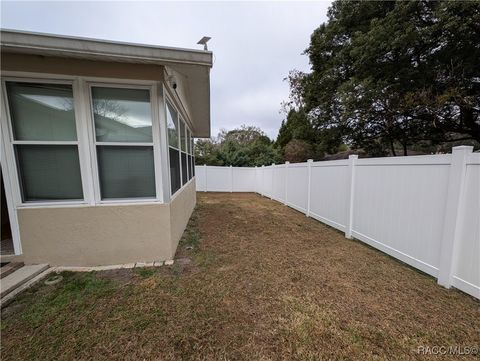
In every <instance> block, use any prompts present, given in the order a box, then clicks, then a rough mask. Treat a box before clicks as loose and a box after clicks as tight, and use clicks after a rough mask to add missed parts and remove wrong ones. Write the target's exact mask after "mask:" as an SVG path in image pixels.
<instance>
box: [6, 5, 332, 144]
mask: <svg viewBox="0 0 480 361" xmlns="http://www.w3.org/2000/svg"><path fill="white" fill-rule="evenodd" d="M329 5H330V2H326V1H325V2H228V3H227V2H97V1H93V2H71V1H68V2H67V1H64V2H43V1H36V2H8V1H2V4H1V7H2V8H1V10H2V11H1V26H2V27H3V28H9V29H18V30H28V31H38V32H46V33H55V34H64V35H72V36H83V37H92V38H98V39H107V40H117V41H126V42H133V43H144V44H153V45H166V46H177V47H184V48H201V46H199V45H196V43H197V41H198V40H199V39H200V38H201V37H202V36H204V35H207V36H210V37H212V40H211V41H210V42H209V44H208V45H209V50H212V51H213V53H214V65H213V69H212V72H211V90H212V93H211V106H212V119H211V121H212V135H216V134H217V133H218V131H219V130H220V129H222V128H225V129H227V130H230V129H233V128H235V127H238V126H240V125H242V124H246V125H255V126H258V127H260V128H261V129H262V130H263V131H265V132H266V133H267V135H268V136H270V137H271V138H274V137H276V136H277V133H278V128H279V127H280V123H281V121H282V119H283V118H284V117H285V115H284V114H281V113H280V108H281V107H280V103H281V102H282V101H284V100H286V99H287V98H288V93H289V89H288V84H287V83H286V82H285V81H284V80H283V79H284V78H285V77H286V76H287V75H288V72H289V70H291V69H299V70H304V71H307V70H308V69H309V63H308V58H307V56H305V55H301V54H302V52H303V51H304V50H305V48H306V47H307V46H308V43H309V41H310V35H311V33H312V31H313V30H314V29H315V28H317V27H318V26H319V25H320V24H321V23H323V22H325V21H326V20H327V18H326V14H327V8H328V6H329Z"/></svg>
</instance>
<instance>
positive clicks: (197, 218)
mask: <svg viewBox="0 0 480 361" xmlns="http://www.w3.org/2000/svg"><path fill="white" fill-rule="evenodd" d="M177 258H178V259H177V262H176V263H175V265H174V266H171V267H161V268H159V269H152V268H141V269H135V270H129V269H126V270H115V271H105V272H98V273H87V274H85V273H78V274H73V273H64V274H63V275H64V280H63V281H62V282H60V283H59V284H56V285H52V286H45V285H39V286H37V287H35V288H32V289H29V290H28V291H26V292H25V293H23V294H22V295H21V296H20V297H19V298H17V299H16V300H15V301H14V302H13V303H11V304H10V305H9V306H8V307H6V308H4V309H3V311H2V340H1V341H2V344H1V351H2V360H20V359H41V360H71V359H94V360H139V359H141V360H143V359H145V360H198V359H200V360H217V359H218V360H220V359H222V360H318V359H405V360H409V359H411V360H414V359H418V358H420V356H419V355H418V353H417V348H418V347H419V346H450V345H452V346H475V345H478V344H479V342H480V336H479V334H480V303H479V302H478V301H477V300H475V299H473V298H472V297H469V296H467V295H465V294H463V293H461V292H458V291H455V290H446V289H444V288H442V287H439V286H438V285H437V284H436V282H435V280H434V279H433V278H431V277H429V276H427V275H425V274H422V273H420V272H417V271H416V270H414V269H412V268H410V267H408V266H406V265H404V264H402V263H400V262H398V261H395V260H394V259H392V258H390V257H388V256H386V255H384V254H382V253H380V252H378V251H376V250H374V249H372V248H370V247H367V246H365V245H363V244H362V243H360V242H355V241H349V240H346V239H345V238H344V237H343V236H342V235H341V234H340V233H339V232H336V231H335V230H333V229H331V228H329V227H326V226H324V225H322V224H321V223H319V222H317V221H315V220H312V219H309V218H306V217H305V216H304V215H302V214H300V213H298V212H295V211H293V210H291V209H289V208H287V207H285V206H282V205H281V204H279V203H276V202H273V201H270V200H267V199H265V198H261V197H259V196H256V195H252V194H211V193H207V194H205V193H201V194H200V193H199V194H198V206H197V209H196V210H195V212H194V215H193V217H192V219H191V220H190V223H189V226H188V228H187V230H186V232H185V233H184V236H183V239H182V240H181V242H180V244H179V248H178V252H177ZM185 260H188V262H186V261H185ZM181 261H183V262H181ZM422 357H423V358H426V359H427V358H429V357H430V358H431V359H438V358H439V357H438V356H435V355H430V356H428V355H427V356H422ZM470 357H472V356H470ZM465 358H468V356H465ZM472 358H473V359H474V358H475V357H472Z"/></svg>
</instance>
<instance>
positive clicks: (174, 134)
mask: <svg viewBox="0 0 480 361" xmlns="http://www.w3.org/2000/svg"><path fill="white" fill-rule="evenodd" d="M166 113H167V133H168V157H169V163H170V191H171V194H172V195H173V194H175V193H176V192H177V191H178V190H179V189H180V187H181V186H182V180H181V166H180V149H179V130H178V127H179V126H178V121H179V119H178V113H177V111H176V110H175V109H174V108H173V106H172V105H171V104H170V103H168V102H167V103H166Z"/></svg>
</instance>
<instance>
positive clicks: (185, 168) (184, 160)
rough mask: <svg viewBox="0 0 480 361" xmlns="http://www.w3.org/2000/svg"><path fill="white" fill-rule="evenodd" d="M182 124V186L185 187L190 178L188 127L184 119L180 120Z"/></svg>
mask: <svg viewBox="0 0 480 361" xmlns="http://www.w3.org/2000/svg"><path fill="white" fill-rule="evenodd" d="M179 123H180V137H179V139H180V150H181V162H182V185H185V184H186V183H187V182H188V180H189V178H188V160H187V157H188V154H187V127H186V126H185V123H184V121H183V119H182V118H179Z"/></svg>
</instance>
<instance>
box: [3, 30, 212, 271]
mask: <svg viewBox="0 0 480 361" xmlns="http://www.w3.org/2000/svg"><path fill="white" fill-rule="evenodd" d="M211 67H212V53H211V52H209V51H205V50H190V49H180V48H171V47H157V46H149V45H138V44H129V43H120V42H111V41H103V40H94V39H85V38H74V37H65V36H57V35H47V34H38V33H27V32H18V31H10V30H3V31H1V99H2V108H1V133H2V134H1V135H2V137H1V170H2V177H1V178H2V198H3V197H4V198H5V200H3V199H2V246H3V247H2V248H3V251H2V253H5V249H8V242H9V241H10V240H11V243H12V244H11V246H12V247H11V248H12V250H13V251H14V254H15V255H16V256H17V257H18V258H22V259H23V261H24V262H25V263H27V264H31V263H48V264H50V265H63V266H98V265H114V264H122V263H133V262H153V261H161V260H167V259H171V258H172V257H173V256H174V254H175V250H176V247H177V244H178V242H179V240H180V238H181V236H182V233H183V231H184V229H185V227H186V225H187V222H188V220H189V218H190V215H191V213H192V210H193V208H194V206H195V202H196V198H195V167H194V164H195V158H194V154H193V138H194V137H209V136H210V69H211ZM6 218H8V219H6Z"/></svg>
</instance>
